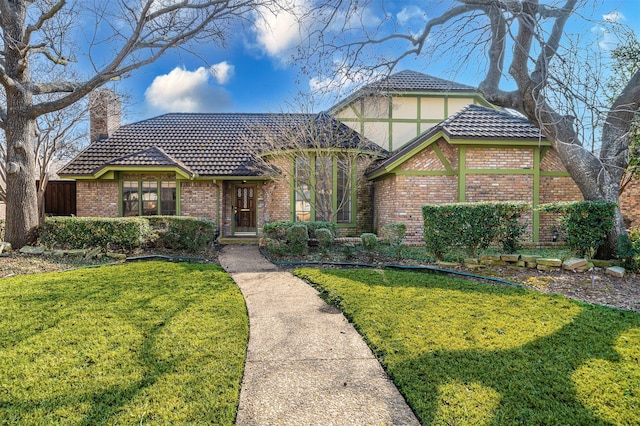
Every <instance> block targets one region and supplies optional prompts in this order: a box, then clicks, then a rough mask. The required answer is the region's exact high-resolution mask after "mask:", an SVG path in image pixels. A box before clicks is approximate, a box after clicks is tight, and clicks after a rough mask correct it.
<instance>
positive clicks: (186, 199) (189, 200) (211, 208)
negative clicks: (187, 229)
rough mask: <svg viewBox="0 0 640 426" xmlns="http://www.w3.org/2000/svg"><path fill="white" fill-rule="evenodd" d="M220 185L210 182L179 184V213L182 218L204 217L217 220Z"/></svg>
mask: <svg viewBox="0 0 640 426" xmlns="http://www.w3.org/2000/svg"><path fill="white" fill-rule="evenodd" d="M219 191H220V184H218V183H214V182H212V181H209V182H206V181H203V182H199V181H191V182H182V183H181V184H180V213H181V214H182V215H183V216H191V217H206V218H209V219H213V220H217V219H218V211H219V209H220V206H219V204H218V203H219V201H218V200H219V195H218V194H219Z"/></svg>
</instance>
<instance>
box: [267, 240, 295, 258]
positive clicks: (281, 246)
mask: <svg viewBox="0 0 640 426" xmlns="http://www.w3.org/2000/svg"><path fill="white" fill-rule="evenodd" d="M264 243H265V247H266V249H267V252H268V253H269V255H271V256H284V255H285V254H287V252H288V251H289V247H288V246H287V244H286V243H285V242H284V241H283V240H277V239H273V238H266V239H265V240H264Z"/></svg>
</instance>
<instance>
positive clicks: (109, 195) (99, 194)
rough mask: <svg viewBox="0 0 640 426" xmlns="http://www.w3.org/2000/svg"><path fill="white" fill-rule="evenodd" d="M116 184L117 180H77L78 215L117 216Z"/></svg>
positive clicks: (117, 183) (117, 191)
mask: <svg viewBox="0 0 640 426" xmlns="http://www.w3.org/2000/svg"><path fill="white" fill-rule="evenodd" d="M118 185H119V182H117V181H83V180H79V181H77V182H76V214H77V215H78V217H118V214H119V208H118V205H119V201H120V200H118V195H119V190H118Z"/></svg>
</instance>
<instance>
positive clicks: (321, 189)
mask: <svg viewBox="0 0 640 426" xmlns="http://www.w3.org/2000/svg"><path fill="white" fill-rule="evenodd" d="M273 118H274V120H270V122H271V123H272V124H270V125H266V124H264V123H260V122H257V123H248V125H247V128H248V133H247V146H248V147H250V149H251V150H252V152H251V154H252V156H253V158H255V161H256V162H255V165H254V168H255V169H256V170H259V171H260V172H261V173H263V174H266V175H267V176H269V177H270V178H271V179H272V180H273V181H274V182H277V183H278V184H280V185H283V186H285V187H288V188H289V189H291V190H292V191H293V192H294V193H295V201H294V202H295V203H296V206H295V211H296V215H297V216H298V217H297V220H300V221H309V220H311V218H312V217H311V216H312V212H315V220H318V221H327V222H341V221H344V222H347V223H348V222H351V215H352V213H353V212H354V211H355V210H354V209H355V206H353V205H352V190H355V191H356V192H357V191H358V190H360V189H362V185H365V183H366V179H365V178H364V172H365V170H366V169H367V167H368V165H370V164H371V162H372V161H373V160H375V159H376V158H378V156H379V154H380V153H381V151H382V149H381V148H380V147H378V146H377V145H375V144H374V143H372V142H370V141H369V140H367V139H365V138H363V137H362V136H361V135H360V134H359V133H357V132H356V131H354V130H353V129H351V128H350V127H348V126H346V125H345V124H343V123H341V122H340V121H338V120H336V119H335V118H333V117H331V116H330V115H328V114H326V113H320V114H309V113H305V114H290V113H282V114H277V115H274V116H273ZM273 123H276V125H274V124H273Z"/></svg>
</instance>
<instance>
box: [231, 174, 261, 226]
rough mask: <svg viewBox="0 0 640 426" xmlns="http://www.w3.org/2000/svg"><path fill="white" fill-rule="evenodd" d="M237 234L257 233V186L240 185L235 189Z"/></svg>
mask: <svg viewBox="0 0 640 426" xmlns="http://www.w3.org/2000/svg"><path fill="white" fill-rule="evenodd" d="M234 199H235V204H234V207H233V209H234V214H235V221H236V228H235V233H236V234H242V233H255V232H256V186H255V185H238V186H236V189H235V196H234Z"/></svg>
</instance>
